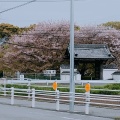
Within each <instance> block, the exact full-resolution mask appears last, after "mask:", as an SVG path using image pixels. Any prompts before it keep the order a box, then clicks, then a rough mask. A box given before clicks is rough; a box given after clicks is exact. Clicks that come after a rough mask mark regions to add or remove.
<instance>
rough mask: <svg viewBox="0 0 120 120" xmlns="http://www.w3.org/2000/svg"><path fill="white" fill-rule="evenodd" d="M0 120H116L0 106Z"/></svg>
mask: <svg viewBox="0 0 120 120" xmlns="http://www.w3.org/2000/svg"><path fill="white" fill-rule="evenodd" d="M0 120H114V119H112V118H105V117H96V116H89V115H82V114H78V113H77V114H76V113H69V112H58V111H52V110H43V109H38V108H29V107H20V106H11V105H6V104H0Z"/></svg>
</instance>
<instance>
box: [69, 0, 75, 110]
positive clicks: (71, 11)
mask: <svg viewBox="0 0 120 120" xmlns="http://www.w3.org/2000/svg"><path fill="white" fill-rule="evenodd" d="M74 92H75V83H74V0H71V2H70V106H69V110H70V112H73V111H74Z"/></svg>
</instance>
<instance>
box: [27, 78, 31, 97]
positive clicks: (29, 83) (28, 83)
mask: <svg viewBox="0 0 120 120" xmlns="http://www.w3.org/2000/svg"><path fill="white" fill-rule="evenodd" d="M30 85H31V83H30V80H28V85H27V86H28V99H30Z"/></svg>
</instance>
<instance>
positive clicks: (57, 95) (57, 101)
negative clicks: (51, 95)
mask: <svg viewBox="0 0 120 120" xmlns="http://www.w3.org/2000/svg"><path fill="white" fill-rule="evenodd" d="M59 98H60V92H59V90H56V110H59V109H60V101H59Z"/></svg>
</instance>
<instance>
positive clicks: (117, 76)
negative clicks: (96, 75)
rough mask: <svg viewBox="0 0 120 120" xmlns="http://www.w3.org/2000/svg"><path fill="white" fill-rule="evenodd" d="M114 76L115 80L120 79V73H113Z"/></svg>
mask: <svg viewBox="0 0 120 120" xmlns="http://www.w3.org/2000/svg"><path fill="white" fill-rule="evenodd" d="M112 76H113V80H120V75H112Z"/></svg>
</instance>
